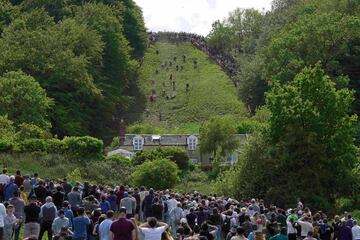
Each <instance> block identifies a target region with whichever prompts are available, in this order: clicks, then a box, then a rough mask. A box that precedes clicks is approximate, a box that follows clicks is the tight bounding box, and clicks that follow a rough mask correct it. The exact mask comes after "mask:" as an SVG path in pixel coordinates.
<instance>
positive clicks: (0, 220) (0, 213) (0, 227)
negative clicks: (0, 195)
mask: <svg viewBox="0 0 360 240" xmlns="http://www.w3.org/2000/svg"><path fill="white" fill-rule="evenodd" d="M5 217H6V208H5V206H4V204H2V203H0V239H3V236H4V219H5Z"/></svg>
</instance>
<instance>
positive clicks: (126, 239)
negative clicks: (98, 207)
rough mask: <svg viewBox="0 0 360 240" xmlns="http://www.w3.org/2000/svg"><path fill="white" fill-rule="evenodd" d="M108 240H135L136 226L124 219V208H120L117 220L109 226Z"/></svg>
mask: <svg viewBox="0 0 360 240" xmlns="http://www.w3.org/2000/svg"><path fill="white" fill-rule="evenodd" d="M109 236H110V240H135V239H136V238H137V225H136V223H134V222H133V221H132V220H130V219H127V218H126V208H124V207H121V208H120V210H119V218H118V219H117V220H116V221H114V222H113V223H112V224H111V226H110V232H109Z"/></svg>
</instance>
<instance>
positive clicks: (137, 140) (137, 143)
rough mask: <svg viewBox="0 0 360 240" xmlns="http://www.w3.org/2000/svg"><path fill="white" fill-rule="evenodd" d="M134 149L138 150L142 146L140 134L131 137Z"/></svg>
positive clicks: (142, 140) (142, 139) (141, 148)
mask: <svg viewBox="0 0 360 240" xmlns="http://www.w3.org/2000/svg"><path fill="white" fill-rule="evenodd" d="M133 146H134V151H140V150H143V148H144V138H143V137H141V136H135V137H134V138H133Z"/></svg>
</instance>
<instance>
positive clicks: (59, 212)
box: [58, 209, 65, 218]
mask: <svg viewBox="0 0 360 240" xmlns="http://www.w3.org/2000/svg"><path fill="white" fill-rule="evenodd" d="M58 216H59V217H60V218H65V212H64V210H63V209H60V210H59V211H58Z"/></svg>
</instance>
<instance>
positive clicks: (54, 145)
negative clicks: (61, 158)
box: [46, 138, 65, 153]
mask: <svg viewBox="0 0 360 240" xmlns="http://www.w3.org/2000/svg"><path fill="white" fill-rule="evenodd" d="M46 144H47V146H46V151H47V152H48V153H64V152H65V144H64V142H63V141H61V140H60V139H57V138H51V139H48V140H46Z"/></svg>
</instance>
